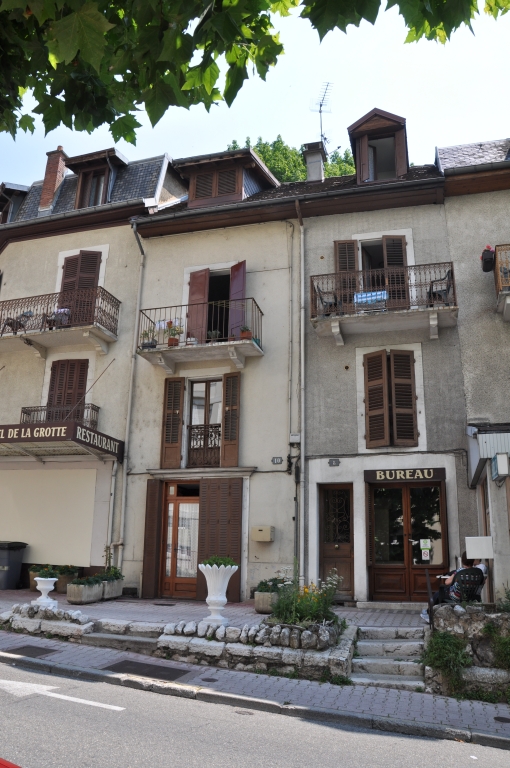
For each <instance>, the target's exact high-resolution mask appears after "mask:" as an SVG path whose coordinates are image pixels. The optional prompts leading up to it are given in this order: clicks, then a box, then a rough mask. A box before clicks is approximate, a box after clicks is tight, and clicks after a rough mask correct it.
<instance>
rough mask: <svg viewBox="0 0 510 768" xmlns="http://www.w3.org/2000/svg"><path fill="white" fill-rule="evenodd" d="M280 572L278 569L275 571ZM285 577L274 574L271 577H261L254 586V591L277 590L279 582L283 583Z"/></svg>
mask: <svg viewBox="0 0 510 768" xmlns="http://www.w3.org/2000/svg"><path fill="white" fill-rule="evenodd" d="M277 573H280V571H277ZM284 581H285V579H283V578H281V577H279V576H275V577H274V578H272V579H262V581H259V583H258V584H257V586H256V587H255V592H278V590H279V587H280V584H283V583H284Z"/></svg>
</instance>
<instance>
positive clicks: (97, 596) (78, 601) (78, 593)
mask: <svg viewBox="0 0 510 768" xmlns="http://www.w3.org/2000/svg"><path fill="white" fill-rule="evenodd" d="M102 597H103V582H100V583H99V584H91V585H89V584H69V586H68V587H67V602H68V603H71V605H86V604H87V603H98V602H99V601H100V600H101V598H102Z"/></svg>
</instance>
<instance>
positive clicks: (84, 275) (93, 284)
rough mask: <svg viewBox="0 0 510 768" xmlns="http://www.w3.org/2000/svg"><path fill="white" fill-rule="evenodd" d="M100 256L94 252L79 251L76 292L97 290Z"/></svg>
mask: <svg viewBox="0 0 510 768" xmlns="http://www.w3.org/2000/svg"><path fill="white" fill-rule="evenodd" d="M100 264H101V254H100V253H98V252H96V251H80V268H79V272H78V280H77V285H76V287H77V288H78V290H82V289H85V288H97V284H98V282H99V266H100Z"/></svg>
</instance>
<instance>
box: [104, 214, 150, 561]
mask: <svg viewBox="0 0 510 768" xmlns="http://www.w3.org/2000/svg"><path fill="white" fill-rule="evenodd" d="M131 227H132V229H133V234H134V236H135V240H136V242H137V244H138V248H139V249H140V267H139V274H138V294H137V297H136V311H135V328H134V332H133V346H132V349H131V372H130V376H129V392H128V407H127V414H126V434H125V436H124V466H123V470H122V502H121V508H120V528H119V540H118V541H116V542H114V543H113V544H112V546H114V547H118V554H117V568H120V569H121V570H122V560H123V556H124V528H125V525H126V498H127V473H128V462H129V438H130V433H131V414H132V410H133V389H134V380H135V363H136V350H137V347H138V334H139V331H140V309H141V303H142V284H143V268H144V266H145V251H144V250H143V245H142V242H141V240H140V235H139V234H138V232H137V229H136V221H135V220H134V219H131Z"/></svg>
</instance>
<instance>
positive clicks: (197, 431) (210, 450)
mask: <svg viewBox="0 0 510 768" xmlns="http://www.w3.org/2000/svg"><path fill="white" fill-rule="evenodd" d="M220 441H221V424H192V425H191V426H189V427H188V463H187V466H188V467H219V466H220Z"/></svg>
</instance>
